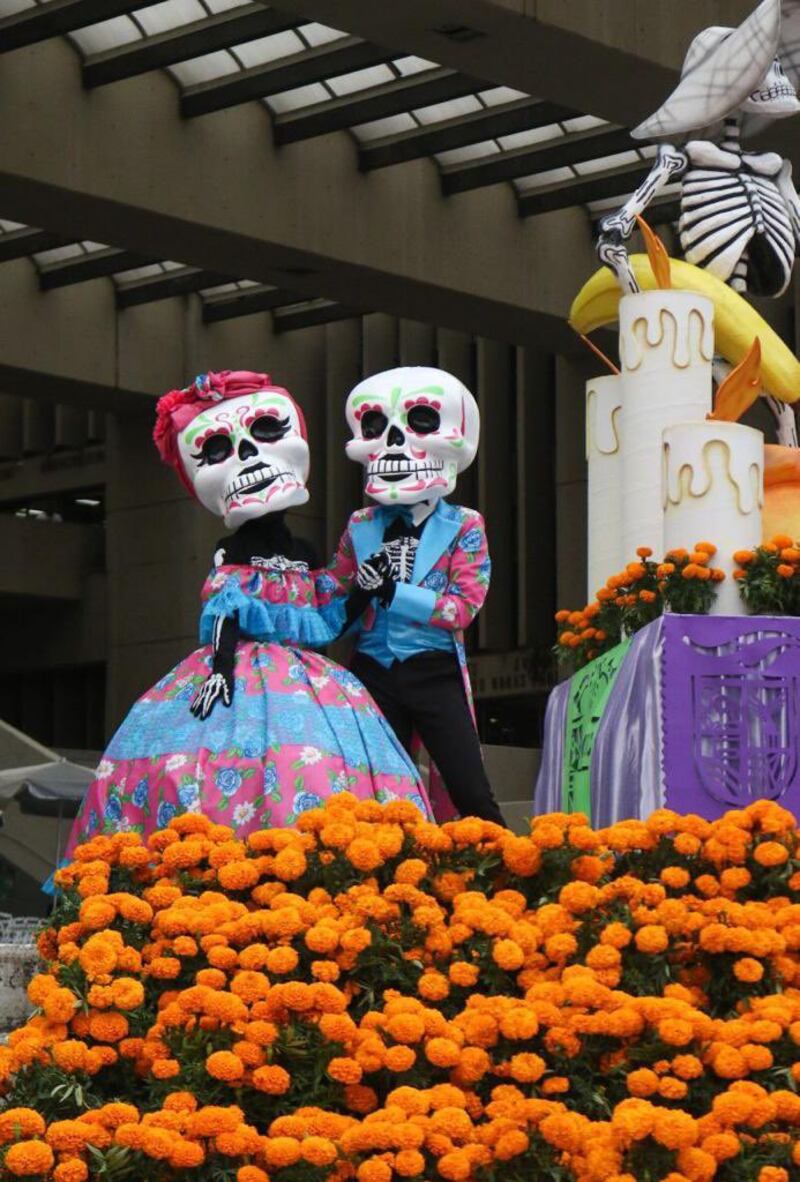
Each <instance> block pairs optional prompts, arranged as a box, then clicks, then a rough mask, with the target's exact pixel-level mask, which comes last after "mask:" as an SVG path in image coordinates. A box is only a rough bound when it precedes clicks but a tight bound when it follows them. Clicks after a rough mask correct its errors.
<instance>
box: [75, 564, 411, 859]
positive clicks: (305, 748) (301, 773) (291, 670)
mask: <svg viewBox="0 0 800 1182" xmlns="http://www.w3.org/2000/svg"><path fill="white" fill-rule="evenodd" d="M202 599H203V604H204V607H203V611H202V615H201V621H200V639H201V640H202V641H203V642H204V644H203V647H201V648H199V649H197V650H196V651H195V652H193V653H191V654H190V656H188V657H186V658H185V660H183V661H181V662H180V664H178V665H176V667H175V668H174V669H172V670H171V671H170V672H169V673H168V674H167V675H166V676H165V677H162V678H161V680H160V681H159V682H157V683H156V685H154V686H153V688H152V689H149V690H148V691H147V692H146V693H145V694H144V695H143V696H142V697H141V698H140V699H139V701H138V702H137V703H136V705H135V706H134V707H133V709H132V710H131V712H130V713H129V714H128V716H127V718H126V719H125V721H124V722H123V724H122V726H121V727H120V729H119V730H118V731H117V733H116V734H115V735H114V737H113V739H112V740H111V742H110V744H109V746H108V749H107V750H106V752H105V755H104V757H103V759H102V761H101V763H100V765H99V766H98V768H97V772H96V778H95V781H94V783H93V784H92V785H91V787H90V789H89V791H88V794H87V796H86V798H85V800H84V803H83V806H82V808H81V812H80V814H79V816H78V819H77V820H76V823H75V827H74V830H73V834H72V837H71V841H70V847H69V849H68V850H67V854H68V855H69V854H70V853H71V850H72V848H73V847H74V845H75V844H76V843H77V842H79V841H84V840H86V839H88V838H89V837H91V836H92V835H94V834H96V833H103V832H117V831H119V830H121V829H129V830H133V831H136V832H139V833H149V832H151V831H152V830H154V829H157V828H162V827H163V826H164V825H166V824H167V823H168V822H169V821H170V820H171V819H172V818H173V817H174V816H176V815H177V814H178V813H182V812H202V813H204V814H205V815H207V816H209V817H213V818H214V819H216V820H219V821H221V822H223V823H225V824H228V825H233V826H234V827H235V829H236V831H237V833H238V834H240V835H241V834H244V833H247V832H250V831H251V830H253V829H260V828H264V827H266V826H276V825H278V826H280V825H291V824H292V823H293V822H294V821H295V820H296V818H297V817H298V816H299V814H300V813H302V812H304V811H305V810H306V809H310V808H315V807H316V806H317V805H319V804H321V803H322V801H323V800H325V799H326V797H328V796H330V795H332V794H333V793H336V792H344V791H348V792H352V793H353V794H354V795H355V796H357V797H359V798H361V799H365V798H366V799H369V798H373V799H376V800H378V801H386V800H393V799H396V798H402V799H406V800H410V801H411V802H412V803H413V804H415V805H416V806H417V807H418V808H419V809H420V810H421V811H422V812H423V813H424V814H425V815H426V816H427V815H429V812H430V810H429V806H428V802H427V799H426V797H425V795H424V790H423V789H422V787H421V785H420V784H419V780H418V776H417V772H416V769H415V768H414V766H413V764H412V763H411V761H410V760H409V758H408V756H407V754H406V752H405V751H404V749H403V747H402V746H401V745H400V743H399V742H398V741H397V739H396V738H395V736H394V732H393V731H392V730H391V729H390V727H389V725H388V723H386V721H385V720H384V718H383V716H382V715H381V713H380V711H379V710H378V708H377V706H375V704H374V702H373V701H372V699H371V698H370V696H369V694H368V693H367V691H366V690H365V689H364V687H363V686H362V685H361V683H360V682H359V681H358V680H357V679H356V678H355V677H353V675H352V674H351V673H348V672H347V670H346V669H343V668H341V667H340V666H339V665H336V664H334V663H333V662H332V661H329V660H328V659H327V658H326V657H324V656H322V655H321V654H320V653H318V652H314V651H313V646H322V645H324V644H327V643H329V642H330V641H331V640H332V639H334V638H335V637H336V636H338V635H339V633H340V631H341V630H342V626H343V625H344V624H345V618H344V612H343V610H342V607H341V605H340V604H336V605H333V610H331V609H330V608H323V609H320V608H318V607H317V606H316V603H315V598H314V584H313V579H312V578H311V575H310V573H309V570H308V567H307V566H306V564H305V563H302V562H293V561H291V560H287V559H286V558H285V557H283V556H281V555H276V556H273V557H272V558H270V559H265V560H263V561H262V562H261V563H259V565H258V566H249V565H248V566H230V565H220V566H219V567H217V568H216V569H215V570H214V571H213V572H212V573H211V575H210V576H209V578H208V579H207V580H206V583H205V586H204V587H203V592H202ZM234 615H236V616H238V624H239V630H240V634H241V639H239V640H238V643H237V644H236V651H235V663H234V692H233V695H232V701H231V704H230V706H228V707H223V706H222V705H221V704H220V703H217V705H216V708H215V709H213V710H212V711H211V713H210V714H209V715H208V717H206V718H201V717H197V716H196V715H195V714H193V713H192V712H191V709H190V707H191V704H192V702H193V701H194V700H195V699H196V697H197V695H198V692H199V691H200V690H201V688H202V686H203V685H204V683H205V682H206V681H207V679H208V677H209V675H210V673H211V669H212V664H213V647H212V644H211V638H212V634H213V631H214V626H215V623H216V622H217V621H219V620H227V619H232V618H233V617H234Z"/></svg>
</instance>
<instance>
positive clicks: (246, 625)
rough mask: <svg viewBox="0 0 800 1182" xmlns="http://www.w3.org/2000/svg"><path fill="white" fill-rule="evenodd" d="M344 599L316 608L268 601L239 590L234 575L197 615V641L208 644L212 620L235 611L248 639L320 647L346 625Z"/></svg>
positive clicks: (333, 637) (243, 632)
mask: <svg viewBox="0 0 800 1182" xmlns="http://www.w3.org/2000/svg"><path fill="white" fill-rule="evenodd" d="M345 604H346V601H345V600H344V599H337V600H335V601H333V602H332V603H329V604H326V605H325V606H324V607H321V608H317V607H311V606H307V605H299V604H296V603H267V602H265V601H264V600H263V599H255V598H254V597H252V596H250V595H246V594H245V592H244V591H242V589H241V587H240V585H239V583H238V580H237V579H236V578H231V579H228V580H227V582H226V583H225V585H224V586H223V588H222V590H221V591H219V592H218V593H217V594H216V595H214V596H212V598H211V599H209V601H208V603H207V604H206V605H205V607H204V608H203V611H202V614H201V616H200V643H201V644H210V643H211V637H212V632H213V627H214V621H215V620H216V619H218V618H219V617H220V616H223V617H226V618H230V617H231V616H233V615H234V614H236V613H238V617H239V629H240V631H241V632H242V634H243V635H244V636H246V637H248V638H249V639H251V640H263V641H274V642H275V643H277V644H287V643H288V644H297V645H299V646H301V647H303V648H322V647H323V646H324V645H326V644H330V643H331V641H333V640H336V639H337V638H338V637H339V636H340V635H341V633H342V630H343V629H344V625H345V610H346V608H345Z"/></svg>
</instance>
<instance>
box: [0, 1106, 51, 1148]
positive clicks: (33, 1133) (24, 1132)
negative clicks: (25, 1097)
mask: <svg viewBox="0 0 800 1182" xmlns="http://www.w3.org/2000/svg"><path fill="white" fill-rule="evenodd" d="M44 1130H45V1121H44V1117H43V1116H42V1115H41V1114H40V1113H38V1112H36V1110H35V1109H33V1108H7V1109H6V1110H5V1112H2V1113H0V1144H5V1143H6V1142H7V1141H11V1140H14V1139H17V1138H20V1137H41V1136H42V1135H43V1134H44Z"/></svg>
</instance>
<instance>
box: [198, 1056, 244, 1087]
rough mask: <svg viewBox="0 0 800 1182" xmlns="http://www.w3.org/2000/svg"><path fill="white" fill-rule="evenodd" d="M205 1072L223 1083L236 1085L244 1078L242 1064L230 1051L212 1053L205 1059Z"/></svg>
mask: <svg viewBox="0 0 800 1182" xmlns="http://www.w3.org/2000/svg"><path fill="white" fill-rule="evenodd" d="M206 1071H207V1072H208V1074H209V1075H212V1076H213V1077H214V1079H219V1080H222V1081H223V1082H224V1083H238V1082H239V1081H240V1080H241V1079H242V1077H243V1076H244V1064H243V1063H242V1060H241V1059H240V1058H239V1056H238V1055H234V1054H233V1053H232V1052H231V1051H214V1052H213V1054H211V1055H209V1056H208V1058H207V1059H206Z"/></svg>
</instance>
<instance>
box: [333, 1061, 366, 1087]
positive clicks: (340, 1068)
mask: <svg viewBox="0 0 800 1182" xmlns="http://www.w3.org/2000/svg"><path fill="white" fill-rule="evenodd" d="M362 1074H363V1072H362V1069H361V1066H360V1064H359V1063H358V1062H357V1061H356V1060H355V1059H348V1058H342V1057H340V1058H336V1059H331V1061H330V1063H329V1064H328V1075H329V1076H330V1077H331V1079H335V1080H336V1081H337V1083H343V1084H357V1083H360V1082H361V1076H362Z"/></svg>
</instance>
